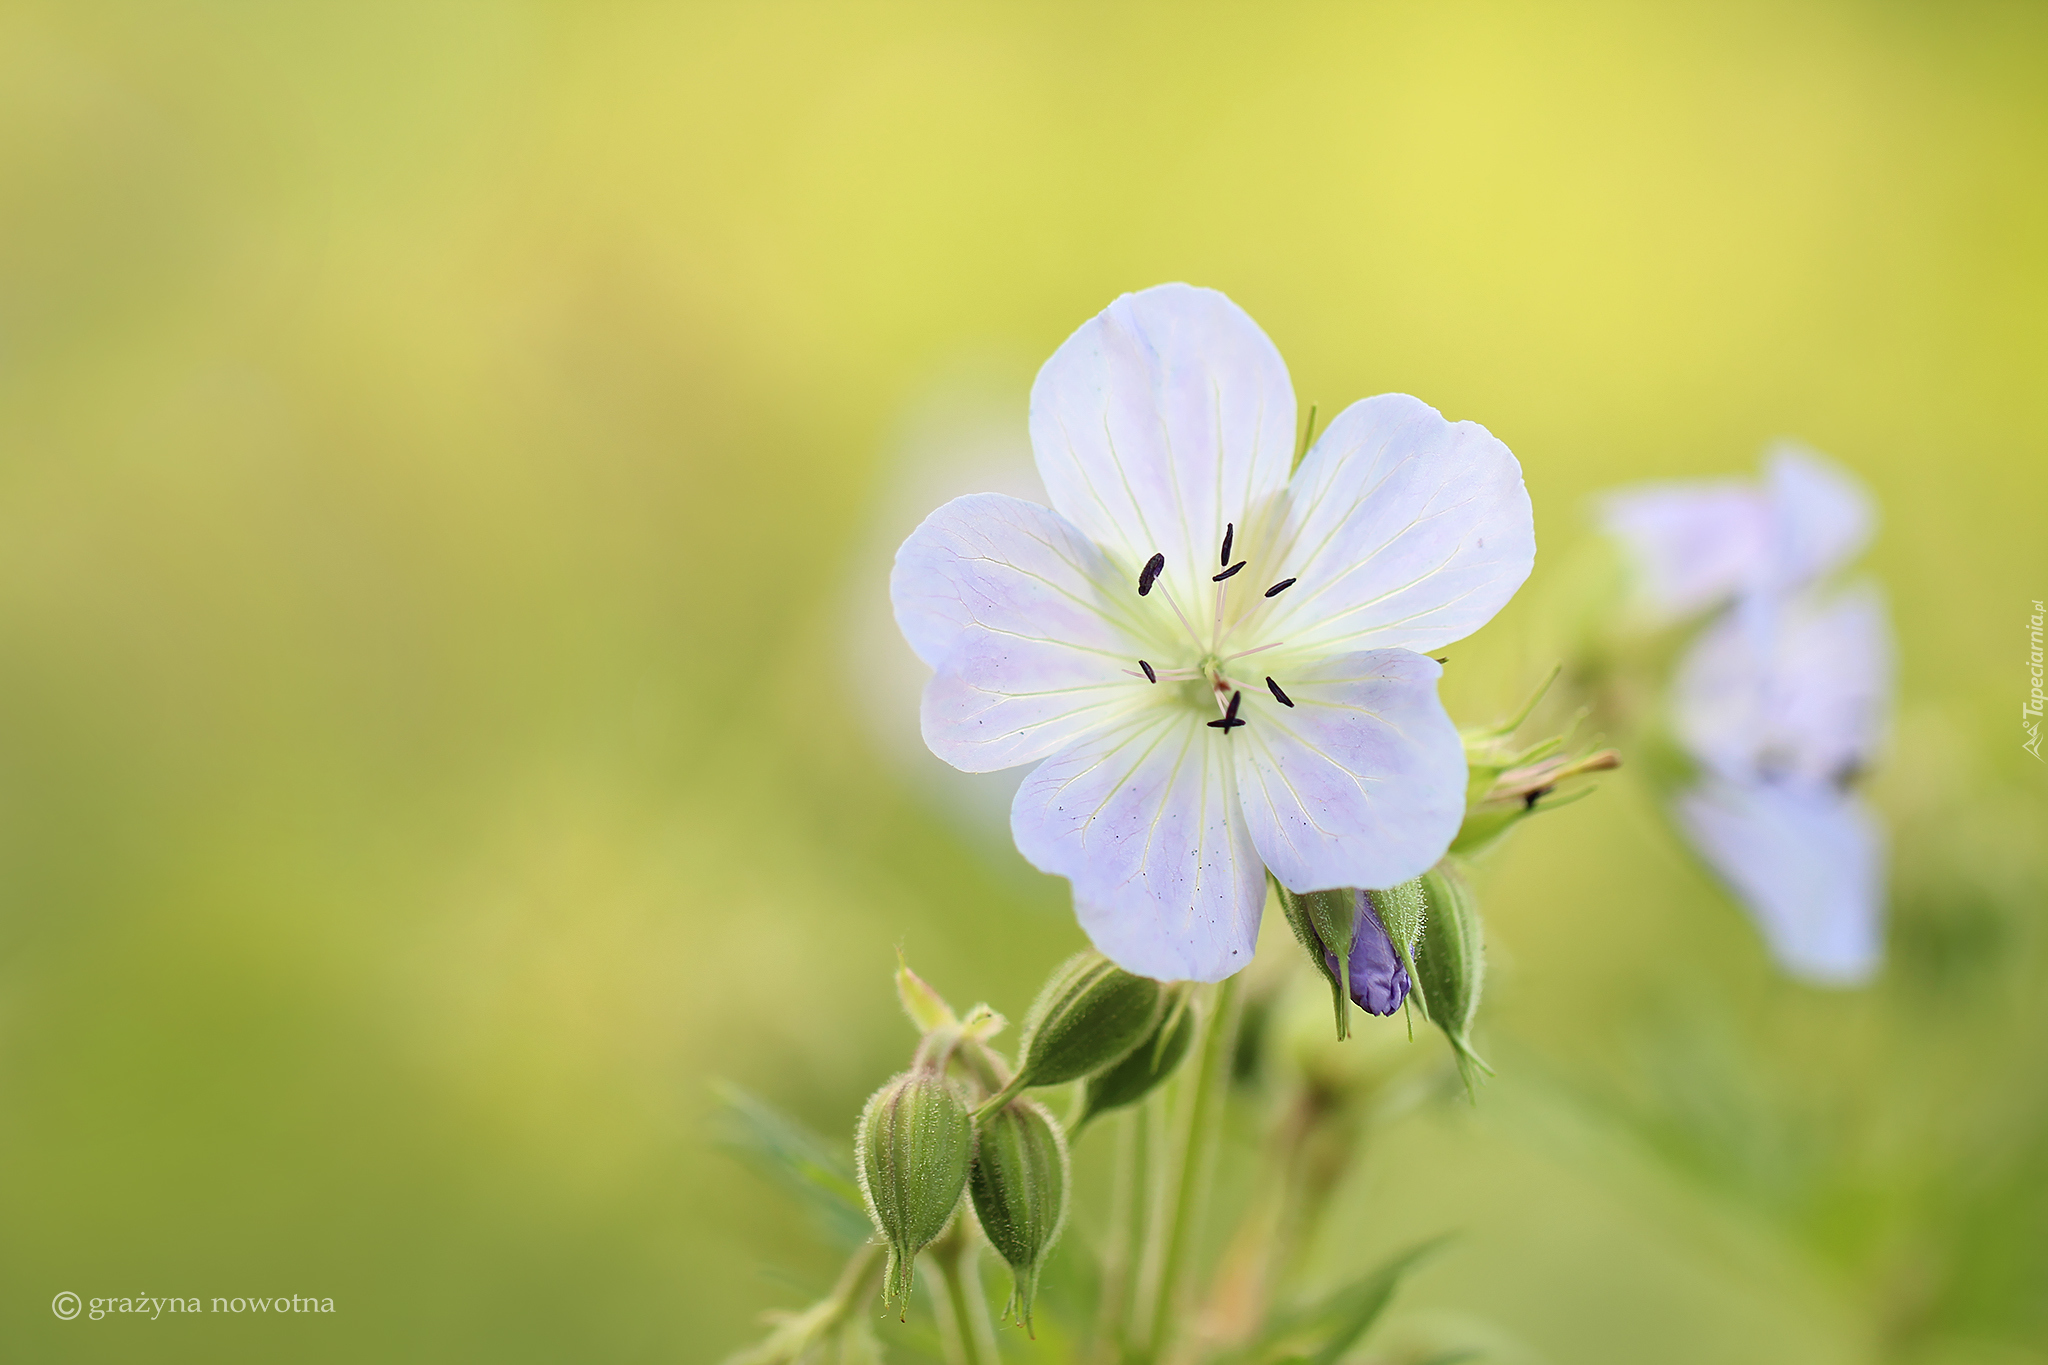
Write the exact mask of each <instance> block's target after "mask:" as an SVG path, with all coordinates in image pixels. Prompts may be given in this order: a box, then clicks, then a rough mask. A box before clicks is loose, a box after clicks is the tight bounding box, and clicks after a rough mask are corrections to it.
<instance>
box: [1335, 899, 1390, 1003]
mask: <svg viewBox="0 0 2048 1365" xmlns="http://www.w3.org/2000/svg"><path fill="white" fill-rule="evenodd" d="M1351 895H1352V896H1353V897H1354V898H1355V899H1356V901H1357V904H1358V922H1357V928H1356V930H1355V931H1354V933H1353V937H1352V940H1351V980H1350V982H1349V983H1348V984H1349V985H1350V987H1351V999H1352V1000H1353V1002H1355V1003H1356V1004H1357V1006H1358V1008H1360V1009H1362V1010H1364V1011H1365V1012H1366V1013H1367V1014H1377V1015H1382V1016H1384V1015H1389V1014H1392V1013H1393V1012H1394V1011H1395V1010H1398V1009H1400V1008H1401V1002H1402V1001H1404V1000H1406V999H1407V998H1408V986H1409V981H1408V970H1407V968H1405V967H1403V966H1402V965H1401V955H1400V954H1399V953H1398V952H1396V951H1395V950H1394V940H1393V938H1392V937H1391V936H1389V935H1388V933H1387V928H1386V926H1385V925H1383V924H1381V923H1380V917H1379V915H1378V914H1377V913H1376V912H1375V911H1374V910H1373V906H1372V897H1371V896H1370V895H1368V894H1367V893H1365V892H1363V891H1353V892H1352V893H1351ZM1323 961H1325V962H1327V963H1328V964H1329V965H1330V971H1331V972H1332V973H1335V972H1336V970H1337V958H1336V955H1335V954H1332V953H1324V954H1323Z"/></svg>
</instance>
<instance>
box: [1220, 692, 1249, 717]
mask: <svg viewBox="0 0 2048 1365" xmlns="http://www.w3.org/2000/svg"><path fill="white" fill-rule="evenodd" d="M1243 700H1244V693H1242V692H1232V693H1231V694H1230V709H1229V710H1227V711H1225V712H1224V713H1223V719H1225V720H1236V719H1237V704H1238V703H1239V702H1241V701H1243Z"/></svg>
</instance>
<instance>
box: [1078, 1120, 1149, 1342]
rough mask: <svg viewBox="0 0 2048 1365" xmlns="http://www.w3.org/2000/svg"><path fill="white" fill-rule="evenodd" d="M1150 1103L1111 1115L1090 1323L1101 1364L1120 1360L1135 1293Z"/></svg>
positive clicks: (1141, 1240)
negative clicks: (1105, 1224) (1098, 1275)
mask: <svg viewBox="0 0 2048 1365" xmlns="http://www.w3.org/2000/svg"><path fill="white" fill-rule="evenodd" d="M1151 1112H1152V1106H1151V1105H1149V1104H1141V1105H1135V1106H1133V1107H1131V1108H1129V1109H1125V1110H1123V1111H1122V1112H1121V1113H1118V1114H1116V1115H1114V1116H1112V1117H1111V1118H1110V1119H1109V1122H1110V1123H1111V1124H1112V1125H1114V1128H1115V1134H1116V1166H1115V1168H1114V1174H1113V1175H1112V1177H1111V1184H1110V1195H1109V1238H1108V1241H1107V1243H1106V1244H1105V1245H1104V1247H1103V1251H1102V1299H1101V1302H1100V1304H1099V1305H1098V1306H1097V1310H1096V1318H1095V1348H1094V1349H1095V1354H1094V1355H1093V1356H1092V1357H1091V1359H1093V1360H1095V1361H1098V1362H1100V1365H1116V1362H1118V1361H1121V1360H1122V1359H1123V1351H1124V1339H1125V1337H1126V1335H1127V1332H1126V1324H1127V1323H1128V1322H1129V1320H1130V1317H1131V1302H1132V1300H1133V1298H1134V1297H1135V1295H1136V1293H1137V1281H1138V1256H1139V1253H1140V1252H1141V1251H1142V1250H1143V1248H1144V1245H1145V1202H1146V1201H1145V1186H1146V1166H1145V1121H1146V1119H1147V1118H1148V1117H1149V1116H1150V1115H1151Z"/></svg>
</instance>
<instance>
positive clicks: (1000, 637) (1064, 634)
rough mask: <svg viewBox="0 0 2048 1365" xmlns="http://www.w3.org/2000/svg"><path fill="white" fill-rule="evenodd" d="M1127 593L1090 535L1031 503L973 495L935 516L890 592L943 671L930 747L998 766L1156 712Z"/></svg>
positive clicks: (904, 553)
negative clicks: (1124, 718)
mask: <svg viewBox="0 0 2048 1365" xmlns="http://www.w3.org/2000/svg"><path fill="white" fill-rule="evenodd" d="M1119 587H1120V585H1119V584H1118V583H1117V581H1116V580H1115V579H1114V578H1112V577H1111V576H1110V575H1109V573H1108V571H1107V566H1106V564H1105V561H1104V560H1103V558H1102V556H1101V554H1100V553H1099V552H1097V551H1096V549H1095V547H1094V546H1092V545H1091V544H1089V543H1088V541H1087V539H1086V538H1085V537H1083V536H1082V535H1081V534H1080V533H1079V532H1077V531H1076V530H1075V529H1074V528H1073V527H1072V526H1070V525H1068V524H1067V522H1066V521H1065V520H1064V519H1063V518H1061V517H1060V516H1059V515H1058V514H1057V513H1054V512H1050V511H1048V510H1046V509H1045V508H1043V507H1039V506H1036V505H1035V504H1032V503H1028V502H1024V501H1021V500H1020V499H1017V498H1010V497H1004V496H1002V495H1001V494H997V493H977V494H974V495H972V496H969V497H964V498H955V499H954V500H953V501H952V502H949V503H947V504H946V505H945V506H944V507H941V508H940V509H939V510H938V511H936V512H934V513H932V514H931V516H929V517H928V518H926V519H925V522H924V524H923V525H921V526H919V527H918V528H917V530H916V531H915V532H913V533H912V535H911V537H910V539H908V540H906V541H905V542H904V543H903V548H902V549H901V550H899V551H898V552H897V555H896V568H895V571H894V573H892V574H891V575H890V580H889V588H890V594H891V596H892V598H893V599H894V602H895V606H896V619H897V622H898V623H899V624H900V625H901V626H902V628H903V633H904V636H905V637H906V638H907V639H909V641H910V643H911V647H912V648H914V649H916V650H917V652H918V654H919V656H920V657H921V658H923V659H925V661H926V662H928V663H931V664H933V665H934V666H935V667H936V668H937V670H938V671H937V673H936V674H935V676H934V677H933V678H932V680H931V682H930V683H928V684H927V685H926V687H925V693H924V705H923V711H922V725H923V731H924V738H925V742H926V743H927V744H928V745H930V746H931V749H932V752H933V753H935V754H937V755H938V756H939V757H940V758H943V759H944V760H946V761H947V762H948V763H951V764H952V765H953V766H954V767H956V768H963V769H965V770H967V771H968V772H993V771H995V770H997V769H999V768H1009V767H1015V766H1016V765H1018V764H1020V763H1035V762H1037V761H1038V760H1039V759H1042V758H1044V757H1046V756H1047V755H1048V754H1051V753H1053V752H1055V751H1057V750H1058V749H1059V748H1060V747H1061V746H1063V745H1065V744H1067V743H1069V742H1070V741H1072V740H1073V739H1074V738H1075V737H1076V736H1078V735H1081V734H1085V733H1086V732H1087V731H1088V730H1090V729H1092V728H1095V727H1098V726H1100V725H1103V724H1106V723H1108V721H1109V720H1111V719H1113V718H1114V717H1115V716H1116V715H1118V714H1120V713H1122V712H1123V711H1126V710H1128V709H1130V708H1131V707H1133V706H1137V705H1143V704H1155V705H1156V704H1158V703H1159V698H1158V696H1157V694H1156V692H1155V691H1154V689H1152V688H1151V686H1150V684H1148V683H1146V682H1145V680H1144V679H1143V678H1142V677H1137V676H1134V674H1133V672H1132V671H1134V670H1135V669H1136V668H1137V662H1138V657H1139V652H1140V646H1139V645H1138V644H1137V643H1136V642H1135V641H1134V640H1133V638H1132V637H1131V635H1130V633H1129V631H1128V630H1127V629H1126V627H1125V624H1124V622H1123V620H1122V613H1125V612H1127V611H1128V607H1126V606H1124V605H1123V604H1122V603H1120V602H1119V601H1118V595H1119V594H1118V588H1119ZM1124 595H1128V596H1130V597H1131V598H1132V600H1135V598H1136V594H1135V592H1134V591H1132V592H1129V593H1128V594H1124ZM1127 670H1132V671H1127Z"/></svg>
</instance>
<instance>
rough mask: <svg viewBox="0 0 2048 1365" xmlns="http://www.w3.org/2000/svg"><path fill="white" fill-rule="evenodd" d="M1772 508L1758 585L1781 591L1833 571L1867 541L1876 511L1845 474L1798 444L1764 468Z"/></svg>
mask: <svg viewBox="0 0 2048 1365" xmlns="http://www.w3.org/2000/svg"><path fill="white" fill-rule="evenodd" d="M1764 494H1765V499H1766V501H1767V503H1768V504H1769V507H1770V537H1771V546H1770V549H1771V553H1770V556H1769V561H1768V567H1769V574H1770V577H1769V579H1768V580H1767V581H1764V582H1761V583H1759V584H1758V586H1759V587H1762V588H1765V589H1767V590H1775V591H1784V590H1786V589H1789V588H1795V587H1798V586H1799V585H1801V584H1803V583H1810V582H1812V581H1814V580H1815V579H1818V578H1820V577H1822V576H1824V575H1826V574H1829V573H1832V572H1834V571H1835V570H1836V569H1839V568H1841V567H1842V566H1843V565H1844V564H1847V563H1848V562H1849V561H1850V560H1851V559H1853V558H1855V557H1856V552H1857V551H1859V550H1861V549H1862V548H1863V547H1864V545H1865V544H1867V543H1868V542H1869V540H1870V536H1871V532H1872V531H1873V530H1874V529H1875V526H1876V521H1877V511H1876V508H1875V506H1874V505H1873V504H1872V502H1871V500H1870V495H1869V494H1868V493H1866V492H1864V491H1863V488H1862V486H1861V485H1860V484H1858V483H1857V482H1856V481H1855V480H1854V479H1852V478H1850V477H1849V476H1848V474H1846V473H1844V472H1843V471H1842V470H1841V469H1840V468H1838V467H1837V466H1835V465H1834V464H1832V463H1830V462H1829V461H1827V460H1825V459H1823V458H1821V457H1820V456H1819V455H1817V454H1815V453H1814V452H1813V451H1810V450H1807V449H1805V448H1804V447H1802V446H1798V445H1794V444H1792V443H1791V442H1785V443H1782V444H1780V445H1779V446H1777V447H1776V448H1775V449H1774V450H1773V451H1772V452H1771V454H1770V455H1769V457H1768V458H1767V459H1766V461H1765V464H1764Z"/></svg>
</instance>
